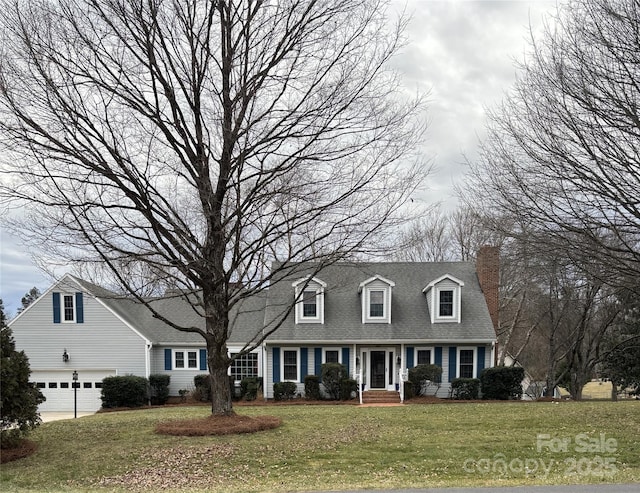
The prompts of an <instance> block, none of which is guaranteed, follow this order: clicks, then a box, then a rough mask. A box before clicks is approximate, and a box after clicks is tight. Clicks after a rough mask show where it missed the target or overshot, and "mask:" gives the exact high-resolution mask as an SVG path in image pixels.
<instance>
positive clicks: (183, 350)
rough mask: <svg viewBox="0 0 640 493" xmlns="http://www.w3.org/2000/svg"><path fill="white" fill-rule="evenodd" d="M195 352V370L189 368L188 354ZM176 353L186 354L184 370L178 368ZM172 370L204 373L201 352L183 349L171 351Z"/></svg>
mask: <svg viewBox="0 0 640 493" xmlns="http://www.w3.org/2000/svg"><path fill="white" fill-rule="evenodd" d="M192 352H195V353H196V366H195V368H189V354H188V353H192ZM176 353H184V367H183V368H178V367H177V366H176ZM171 369H172V370H176V371H184V370H187V371H202V370H200V350H199V349H193V348H190V349H182V348H177V349H172V350H171Z"/></svg>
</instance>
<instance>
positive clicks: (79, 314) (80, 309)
mask: <svg viewBox="0 0 640 493" xmlns="http://www.w3.org/2000/svg"><path fill="white" fill-rule="evenodd" d="M76 323H78V324H83V323H84V304H83V303H82V293H76Z"/></svg>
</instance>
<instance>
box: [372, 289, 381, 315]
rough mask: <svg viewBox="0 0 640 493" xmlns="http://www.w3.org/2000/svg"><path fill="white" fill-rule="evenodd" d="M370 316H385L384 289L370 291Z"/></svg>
mask: <svg viewBox="0 0 640 493" xmlns="http://www.w3.org/2000/svg"><path fill="white" fill-rule="evenodd" d="M369 317H371V318H376V317H378V318H384V291H369Z"/></svg>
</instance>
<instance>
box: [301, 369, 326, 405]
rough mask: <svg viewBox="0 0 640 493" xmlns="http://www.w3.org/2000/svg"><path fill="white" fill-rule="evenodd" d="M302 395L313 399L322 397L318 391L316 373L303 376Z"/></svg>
mask: <svg viewBox="0 0 640 493" xmlns="http://www.w3.org/2000/svg"><path fill="white" fill-rule="evenodd" d="M304 396H305V398H307V399H309V400H313V401H319V400H320V399H322V394H321V393H320V378H318V375H307V376H306V377H304Z"/></svg>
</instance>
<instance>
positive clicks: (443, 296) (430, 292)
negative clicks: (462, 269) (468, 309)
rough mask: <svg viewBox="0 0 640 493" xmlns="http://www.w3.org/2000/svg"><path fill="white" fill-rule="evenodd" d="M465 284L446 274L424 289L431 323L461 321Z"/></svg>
mask: <svg viewBox="0 0 640 493" xmlns="http://www.w3.org/2000/svg"><path fill="white" fill-rule="evenodd" d="M463 286H464V282H462V281H460V280H459V279H456V278H455V277H453V276H451V275H449V274H445V275H444V276H442V277H439V278H438V279H436V280H435V281H432V282H430V283H429V284H428V285H427V286H426V287H425V288H424V289H423V290H422V292H423V293H425V295H426V297H427V305H428V306H429V314H430V317H431V323H438V322H458V323H459V322H460V310H461V300H462V287H463Z"/></svg>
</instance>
